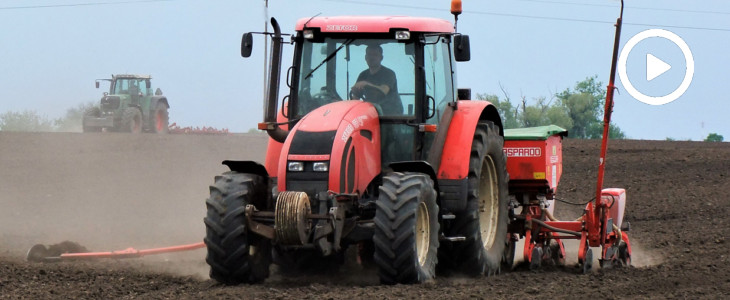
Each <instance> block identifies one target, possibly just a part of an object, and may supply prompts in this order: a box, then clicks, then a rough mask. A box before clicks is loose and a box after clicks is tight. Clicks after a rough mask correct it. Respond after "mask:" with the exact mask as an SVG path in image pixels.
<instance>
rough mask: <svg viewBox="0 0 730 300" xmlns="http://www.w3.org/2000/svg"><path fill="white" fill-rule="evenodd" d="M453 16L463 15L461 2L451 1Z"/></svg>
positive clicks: (459, 0)
mask: <svg viewBox="0 0 730 300" xmlns="http://www.w3.org/2000/svg"><path fill="white" fill-rule="evenodd" d="M451 14H453V15H454V16H458V15H460V14H461V0H451Z"/></svg>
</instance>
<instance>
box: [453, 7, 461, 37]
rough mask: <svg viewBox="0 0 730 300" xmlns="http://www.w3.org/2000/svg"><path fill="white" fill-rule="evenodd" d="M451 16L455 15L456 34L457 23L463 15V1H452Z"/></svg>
mask: <svg viewBox="0 0 730 300" xmlns="http://www.w3.org/2000/svg"><path fill="white" fill-rule="evenodd" d="M451 14H452V15H454V32H456V23H458V22H459V15H460V14H461V0H451Z"/></svg>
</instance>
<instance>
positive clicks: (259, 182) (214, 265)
mask: <svg viewBox="0 0 730 300" xmlns="http://www.w3.org/2000/svg"><path fill="white" fill-rule="evenodd" d="M265 182H266V181H265V180H264V178H263V177H261V176H259V175H254V174H243V173H238V172H226V173H223V174H222V175H221V176H217V177H216V180H215V185H213V186H211V187H210V198H208V200H206V201H205V204H206V206H207V208H208V214H207V216H206V217H205V219H204V222H205V228H206V232H205V240H204V241H205V244H206V246H207V247H208V255H207V256H206V258H205V261H206V262H208V265H210V278H212V279H215V280H216V281H218V282H221V283H224V284H229V285H231V284H239V283H257V282H261V281H263V280H264V279H266V278H267V277H269V266H270V265H271V241H270V240H268V239H266V238H264V237H261V236H258V235H256V234H251V233H250V232H249V231H248V228H246V216H245V208H246V205H248V204H253V203H256V202H257V201H256V199H261V197H266V196H265V195H266V194H265V193H266V183H265Z"/></svg>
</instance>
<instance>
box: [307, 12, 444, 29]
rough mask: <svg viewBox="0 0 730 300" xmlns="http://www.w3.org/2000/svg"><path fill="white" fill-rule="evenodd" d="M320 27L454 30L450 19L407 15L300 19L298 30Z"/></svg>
mask: <svg viewBox="0 0 730 300" xmlns="http://www.w3.org/2000/svg"><path fill="white" fill-rule="evenodd" d="M305 24H306V26H307V28H319V29H320V31H321V32H343V33H344V32H352V33H355V32H360V33H362V32H390V30H391V29H393V28H397V29H403V30H409V31H418V32H442V33H452V32H454V25H453V24H451V23H450V22H449V21H446V20H442V19H436V18H422V17H405V16H338V17H315V18H302V19H299V21H298V22H297V25H296V30H297V31H301V30H303V29H304V25H305Z"/></svg>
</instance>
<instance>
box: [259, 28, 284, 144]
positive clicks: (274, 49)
mask: <svg viewBox="0 0 730 300" xmlns="http://www.w3.org/2000/svg"><path fill="white" fill-rule="evenodd" d="M271 27H272V28H273V29H274V35H273V36H271V63H270V64H269V68H270V69H269V81H268V86H267V88H266V101H265V104H264V122H263V123H259V129H261V130H266V132H267V133H268V134H269V136H270V137H271V138H272V139H274V140H275V141H277V142H279V143H283V142H284V141H285V140H286V137H287V136H288V135H289V131H288V130H284V129H282V128H281V127H279V124H277V122H276V114H277V112H278V104H279V100H278V99H279V78H280V75H281V53H282V51H281V44H282V43H283V39H282V38H281V29H280V28H279V22H277V21H276V19H274V18H271Z"/></svg>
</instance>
